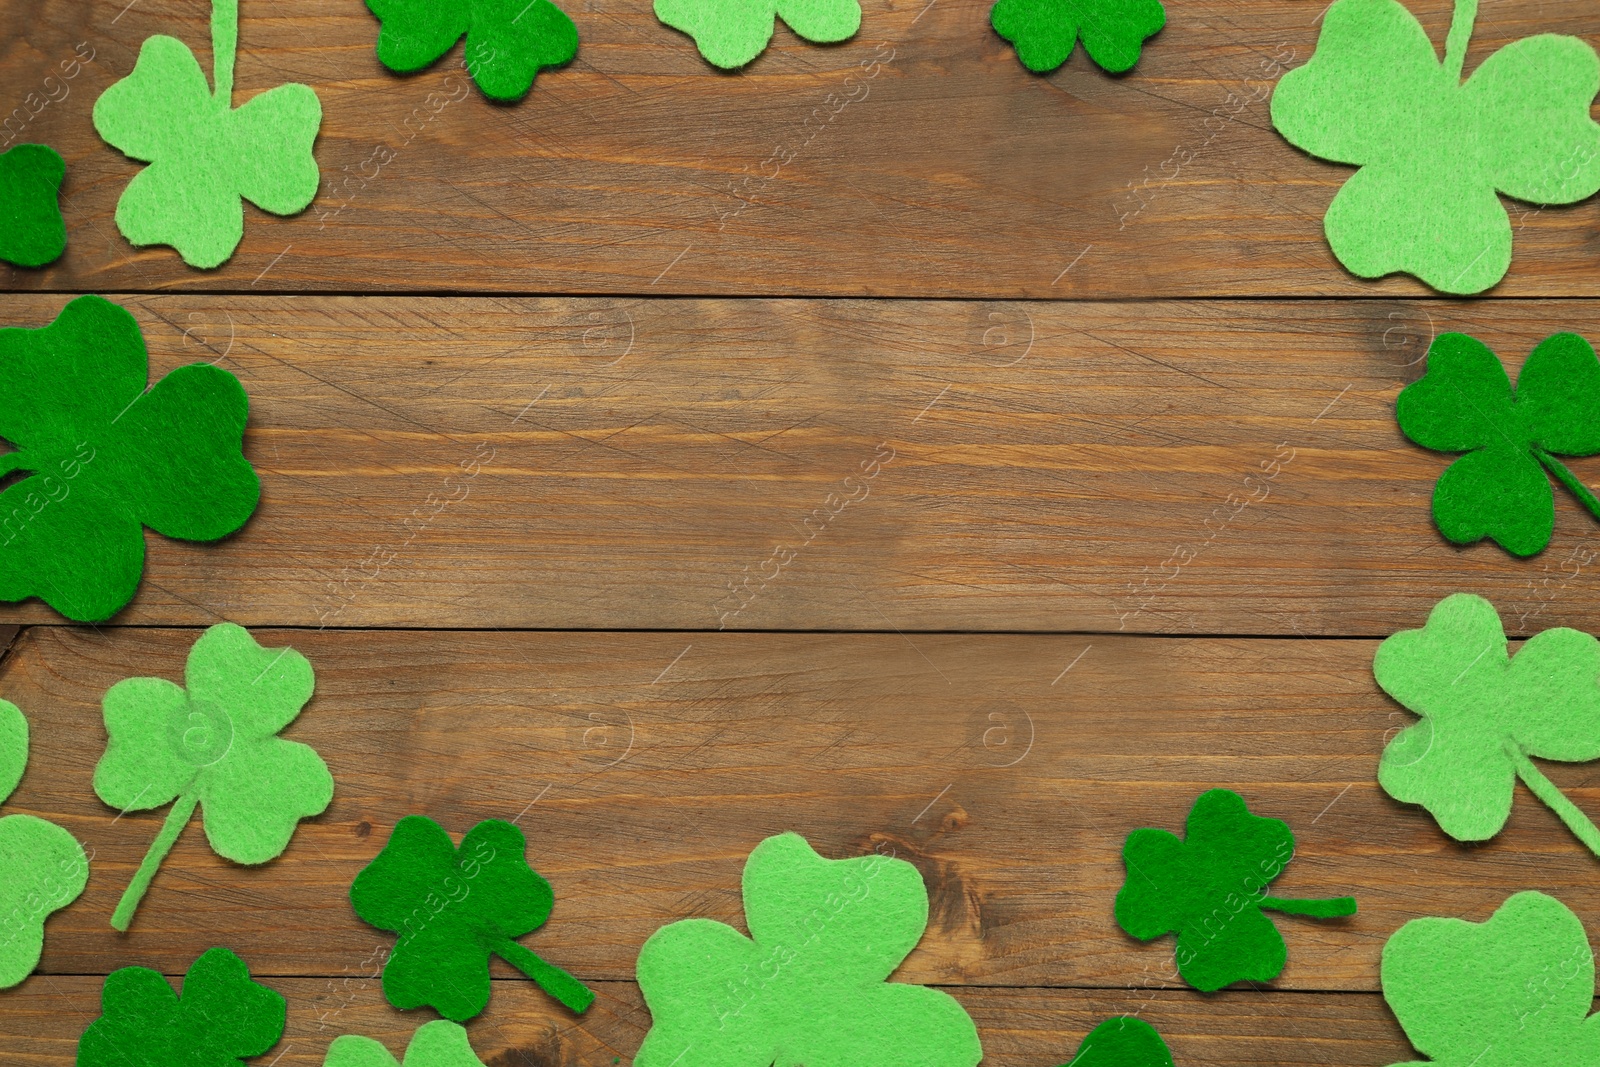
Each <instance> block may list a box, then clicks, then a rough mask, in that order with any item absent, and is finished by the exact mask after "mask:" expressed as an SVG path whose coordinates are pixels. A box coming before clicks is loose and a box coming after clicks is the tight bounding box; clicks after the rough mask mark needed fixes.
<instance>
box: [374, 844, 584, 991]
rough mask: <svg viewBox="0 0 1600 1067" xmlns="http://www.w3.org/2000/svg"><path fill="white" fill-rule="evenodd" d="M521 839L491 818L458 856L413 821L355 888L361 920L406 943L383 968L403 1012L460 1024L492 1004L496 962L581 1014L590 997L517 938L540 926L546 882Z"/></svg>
mask: <svg viewBox="0 0 1600 1067" xmlns="http://www.w3.org/2000/svg"><path fill="white" fill-rule="evenodd" d="M526 849H527V841H526V840H525V839H524V838H523V836H522V831H521V830H519V829H517V828H516V827H515V826H513V825H512V824H511V823H508V822H503V821H501V820H499V819H486V820H485V821H483V822H480V823H479V824H478V825H477V826H474V827H473V828H472V829H471V830H468V831H467V836H466V837H464V838H462V840H461V849H460V851H457V850H456V847H455V845H453V844H451V843H450V835H449V834H447V833H445V832H444V829H443V828H442V827H441V826H440V825H439V824H438V823H436V822H434V821H433V820H432V819H429V818H426V817H425V816H422V815H407V816H406V817H405V818H403V819H401V820H400V821H399V822H398V823H396V824H395V828H394V832H393V833H392V834H390V835H389V842H388V844H386V845H384V846H383V851H382V852H380V853H378V856H377V858H376V859H374V860H373V861H372V862H371V863H369V864H367V866H366V868H365V869H364V870H363V871H362V872H361V873H360V874H358V875H356V880H355V881H354V882H353V883H352V884H351V886H350V903H351V904H353V905H354V906H355V909H356V914H357V915H359V916H361V918H362V919H364V920H365V921H367V922H368V923H371V924H372V925H373V926H376V927H377V928H378V929H380V930H389V931H391V932H393V933H396V934H399V935H400V940H399V941H398V942H396V944H395V946H394V952H393V953H392V954H391V955H390V956H389V962H388V963H387V964H386V965H385V966H384V968H383V992H384V995H385V996H387V997H388V998H389V1003H390V1004H393V1005H394V1006H395V1007H397V1008H400V1009H402V1010H406V1009H410V1008H417V1007H421V1006H422V1005H424V1004H426V1005H428V1006H429V1007H432V1008H433V1009H434V1010H435V1011H437V1012H438V1013H439V1014H440V1015H443V1016H444V1017H445V1018H446V1019H453V1020H455V1021H456V1022H464V1021H466V1020H467V1019H470V1018H472V1017H473V1016H475V1015H477V1014H478V1013H479V1012H481V1011H483V1009H484V1008H485V1007H487V1006H488V1004H489V957H490V956H491V955H495V956H499V957H500V958H501V959H503V960H505V961H506V962H507V963H509V964H511V965H512V966H513V967H515V968H516V969H517V970H519V971H521V972H522V973H523V974H525V975H527V976H528V977H529V978H531V979H533V980H534V981H535V982H537V983H538V984H539V988H541V989H543V990H544V991H545V992H546V993H549V994H550V995H551V996H552V997H555V998H556V999H557V1000H559V1001H560V1002H561V1003H562V1004H564V1005H566V1006H567V1007H568V1008H570V1009H572V1010H573V1011H576V1012H582V1011H584V1010H585V1009H587V1008H588V1007H589V1005H590V1004H591V1003H593V1001H594V994H593V993H591V992H590V991H589V990H588V989H586V988H584V986H583V985H582V983H580V982H579V981H578V980H577V979H576V978H574V977H572V975H570V974H568V973H567V972H566V971H563V970H562V969H561V968H559V967H554V966H552V965H550V964H548V963H546V962H545V961H544V960H542V959H540V958H539V957H538V956H536V955H534V954H533V953H532V952H530V951H528V950H527V949H526V948H524V947H523V946H522V945H519V944H518V943H517V942H516V940H515V939H516V938H518V937H521V936H522V935H523V934H527V933H531V932H532V931H534V930H537V929H538V928H539V927H541V926H543V925H544V922H545V920H546V919H548V918H549V917H550V908H551V906H552V905H553V904H554V903H555V893H554V892H552V890H551V889H550V883H549V882H547V881H545V880H544V879H543V878H541V877H540V876H539V873H538V872H537V871H535V870H534V869H533V868H532V867H530V866H528V861H527V858H526V856H525V852H526Z"/></svg>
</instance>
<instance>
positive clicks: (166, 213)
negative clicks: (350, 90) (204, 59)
mask: <svg viewBox="0 0 1600 1067" xmlns="http://www.w3.org/2000/svg"><path fill="white" fill-rule="evenodd" d="M238 30H239V11H238V0H214V3H213V7H212V18H211V37H212V51H213V54H214V55H215V57H216V71H215V73H216V81H217V87H216V92H215V94H213V93H212V92H211V91H210V90H209V89H208V88H207V86H206V77H205V75H204V74H203V73H202V72H201V70H200V64H199V63H198V62H197V61H196V60H195V57H194V53H193V52H191V51H189V48H188V46H186V45H185V44H184V43H183V42H182V41H179V40H176V39H175V38H172V37H164V36H156V37H150V38H148V39H146V40H145V42H144V45H143V47H141V48H140V49H139V60H138V62H137V63H135V64H134V68H133V73H132V74H129V75H128V76H127V77H126V78H123V79H122V80H121V81H119V82H117V83H116V84H115V85H113V86H111V88H109V89H107V90H106V91H105V92H104V93H103V94H101V96H100V98H99V99H98V100H96V101H95V104H94V127H95V129H96V130H98V131H99V132H100V136H101V137H103V138H105V139H106V141H107V142H109V143H110V144H111V145H112V146H113V147H114V148H117V149H120V150H121V151H122V152H123V153H124V154H125V155H128V156H130V157H132V158H134V159H137V160H142V161H144V162H147V163H149V164H150V166H148V167H146V168H145V169H144V170H142V171H140V172H139V173H138V174H137V175H135V176H134V179H133V181H131V182H129V183H128V188H127V189H125V190H124V191H123V193H122V198H121V199H120V200H119V201H117V228H118V229H119V230H121V231H122V234H123V236H124V237H126V238H127V239H128V240H129V241H131V242H133V243H134V244H135V245H156V244H164V245H171V246H172V247H174V248H176V249H177V250H178V254H179V255H181V256H182V257H183V260H184V262H185V263H188V264H189V265H190V266H191V267H202V268H211V267H216V266H218V265H220V264H221V263H223V262H224V261H225V260H227V258H228V257H229V256H231V255H233V250H234V249H235V248H237V247H238V245H239V241H240V239H241V238H242V237H243V236H244V205H243V203H242V202H241V200H240V198H241V197H243V198H244V199H245V200H249V201H250V202H251V203H253V204H255V205H256V206H257V207H259V208H261V209H262V210H264V211H270V212H272V213H273V214H275V215H293V214H295V213H297V212H300V211H303V210H305V208H306V207H307V205H309V204H310V203H311V201H312V199H313V198H314V197H315V196H316V195H317V186H318V185H319V184H320V182H321V176H320V175H319V173H318V171H317V162H316V160H315V159H314V158H312V155H311V146H312V142H314V141H315V140H316V138H317V131H318V129H319V128H320V126H321V124H322V105H321V103H319V102H318V100H317V94H316V93H315V92H313V91H312V90H311V89H310V88H309V87H308V86H305V85H299V84H290V85H280V86H278V87H277V88H275V89H270V90H268V91H267V92H264V93H261V94H260V95H259V96H256V97H253V98H252V99H250V100H249V101H248V102H246V103H245V104H244V106H243V107H239V108H234V107H233V106H232V103H233V58H234V50H235V46H236V44H237V42H238Z"/></svg>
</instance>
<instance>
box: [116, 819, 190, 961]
mask: <svg viewBox="0 0 1600 1067" xmlns="http://www.w3.org/2000/svg"><path fill="white" fill-rule="evenodd" d="M198 803H200V794H199V792H198V791H195V792H189V793H184V794H183V795H182V796H180V797H179V798H178V799H177V801H176V802H174V803H173V805H172V810H171V811H169V812H167V818H166V821H165V822H163V823H162V824H161V832H160V833H158V834H156V839H155V840H154V841H152V842H150V850H149V851H148V852H146V853H145V854H144V860H143V862H141V863H140V864H139V869H138V870H137V871H136V872H134V875H133V881H131V882H129V883H128V888H127V889H125V890H123V893H122V899H121V900H119V901H117V910H116V911H114V912H112V913H111V926H112V928H113V929H115V930H123V931H126V930H127V929H128V924H129V923H131V922H133V913H134V911H136V910H137V909H138V907H139V901H140V900H142V899H143V898H144V891H145V890H146V889H149V888H150V880H151V879H152V878H154V877H155V876H156V871H157V870H158V869H160V867H161V861H162V860H164V859H166V858H167V853H168V852H171V851H172V846H173V845H174V844H176V843H177V840H178V835H179V834H181V833H183V828H184V827H185V826H187V825H188V824H189V817H190V816H191V815H193V814H194V808H195V805H196V804H198Z"/></svg>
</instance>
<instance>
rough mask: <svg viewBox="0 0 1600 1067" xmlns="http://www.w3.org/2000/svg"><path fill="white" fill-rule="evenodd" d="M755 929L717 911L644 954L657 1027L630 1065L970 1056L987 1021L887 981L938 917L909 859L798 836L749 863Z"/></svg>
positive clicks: (881, 1062)
mask: <svg viewBox="0 0 1600 1067" xmlns="http://www.w3.org/2000/svg"><path fill="white" fill-rule="evenodd" d="M744 909H745V922H746V924H747V925H748V926H749V928H750V936H749V937H746V936H744V935H743V934H741V933H739V932H738V931H737V930H735V929H733V928H732V927H730V926H726V925H724V924H722V923H719V922H714V921H712V920H710V919H685V920H683V921H681V922H675V923H672V924H671V925H669V926H665V927H662V928H661V929H660V930H657V931H656V932H655V933H654V934H653V935H651V937H650V939H649V940H648V941H646V942H645V944H644V948H643V949H642V950H641V951H640V953H639V966H638V977H639V988H640V990H641V991H642V992H643V993H644V999H645V1003H646V1004H647V1005H648V1006H649V1008H650V1014H651V1017H652V1019H653V1025H652V1027H651V1029H650V1033H649V1034H647V1035H646V1036H645V1039H644V1044H643V1046H641V1047H640V1049H639V1053H638V1055H637V1056H636V1057H635V1058H634V1067H670V1065H672V1064H674V1063H677V1064H680V1067H681V1064H684V1063H693V1064H694V1065H695V1067H798V1065H801V1064H803V1065H805V1067H974V1065H975V1064H976V1063H977V1062H978V1060H979V1059H980V1058H982V1056H983V1050H982V1048H981V1047H980V1046H979V1044H978V1032H977V1028H976V1027H974V1026H973V1024H972V1020H971V1019H970V1018H968V1016H967V1013H966V1012H965V1011H964V1010H963V1009H962V1007H961V1005H960V1004H959V1003H957V1002H956V1000H955V999H954V998H953V997H951V996H950V995H949V994H947V993H944V992H941V991H939V990H935V989H929V988H926V987H924V986H917V985H908V984H904V983H900V982H889V981H886V979H887V978H888V977H889V975H890V974H891V973H893V971H894V969H895V968H896V967H898V966H899V965H900V961H901V960H903V959H905V957H906V955H907V954H908V953H910V951H911V950H912V948H914V947H915V946H916V944H917V941H918V940H919V939H920V938H921V937H922V933H923V930H924V929H925V928H926V926H927V924H928V891H927V889H926V887H924V886H923V884H922V875H921V874H920V873H918V871H917V869H916V868H915V867H913V866H912V865H911V864H909V863H907V862H905V861H904V860H899V859H893V858H890V857H888V856H882V855H877V854H874V855H870V856H860V857H857V858H854V859H846V860H825V859H823V858H822V857H821V856H818V855H817V854H816V853H815V852H814V851H812V849H811V846H810V845H809V844H807V843H806V840H805V838H803V837H801V836H799V835H798V834H780V835H779V836H777V837H769V838H768V839H767V840H765V841H763V842H762V843H761V844H759V845H757V846H756V848H755V851H753V852H751V853H750V858H749V860H748V861H747V862H746V863H745V868H744Z"/></svg>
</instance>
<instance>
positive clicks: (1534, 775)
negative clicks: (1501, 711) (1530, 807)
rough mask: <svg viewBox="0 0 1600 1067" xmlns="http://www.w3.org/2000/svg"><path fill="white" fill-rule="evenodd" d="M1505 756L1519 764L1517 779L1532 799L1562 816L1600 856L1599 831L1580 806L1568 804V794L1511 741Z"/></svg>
mask: <svg viewBox="0 0 1600 1067" xmlns="http://www.w3.org/2000/svg"><path fill="white" fill-rule="evenodd" d="M1506 753H1507V755H1509V756H1510V757H1511V759H1512V762H1513V763H1515V764H1516V768H1517V777H1518V778H1521V779H1522V781H1523V783H1524V784H1525V785H1527V787H1528V788H1529V789H1531V790H1533V795H1534V796H1536V797H1538V798H1539V799H1540V800H1542V801H1544V802H1545V804H1546V805H1548V806H1549V808H1550V809H1551V810H1552V811H1554V812H1555V813H1556V814H1557V815H1559V816H1561V821H1562V822H1564V823H1566V824H1567V829H1568V830H1571V831H1572V832H1573V833H1574V834H1576V835H1577V838H1578V840H1579V841H1582V842H1583V843H1584V844H1585V845H1588V846H1589V851H1590V852H1593V853H1594V854H1595V855H1596V856H1600V828H1596V827H1595V824H1594V823H1593V822H1591V821H1590V820H1589V816H1587V815H1585V814H1584V813H1583V812H1581V811H1579V810H1578V806H1577V805H1576V804H1574V803H1573V802H1572V801H1570V800H1568V799H1567V797H1566V794H1564V793H1562V792H1561V790H1559V789H1557V788H1556V786H1555V783H1554V782H1552V781H1550V779H1548V778H1546V777H1545V776H1544V775H1543V774H1541V773H1540V772H1539V768H1537V767H1535V766H1534V765H1533V761H1532V760H1531V759H1529V758H1528V754H1527V753H1526V752H1524V751H1523V750H1522V746H1521V745H1519V744H1517V743H1516V742H1515V741H1510V740H1508V741H1507V742H1506Z"/></svg>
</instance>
